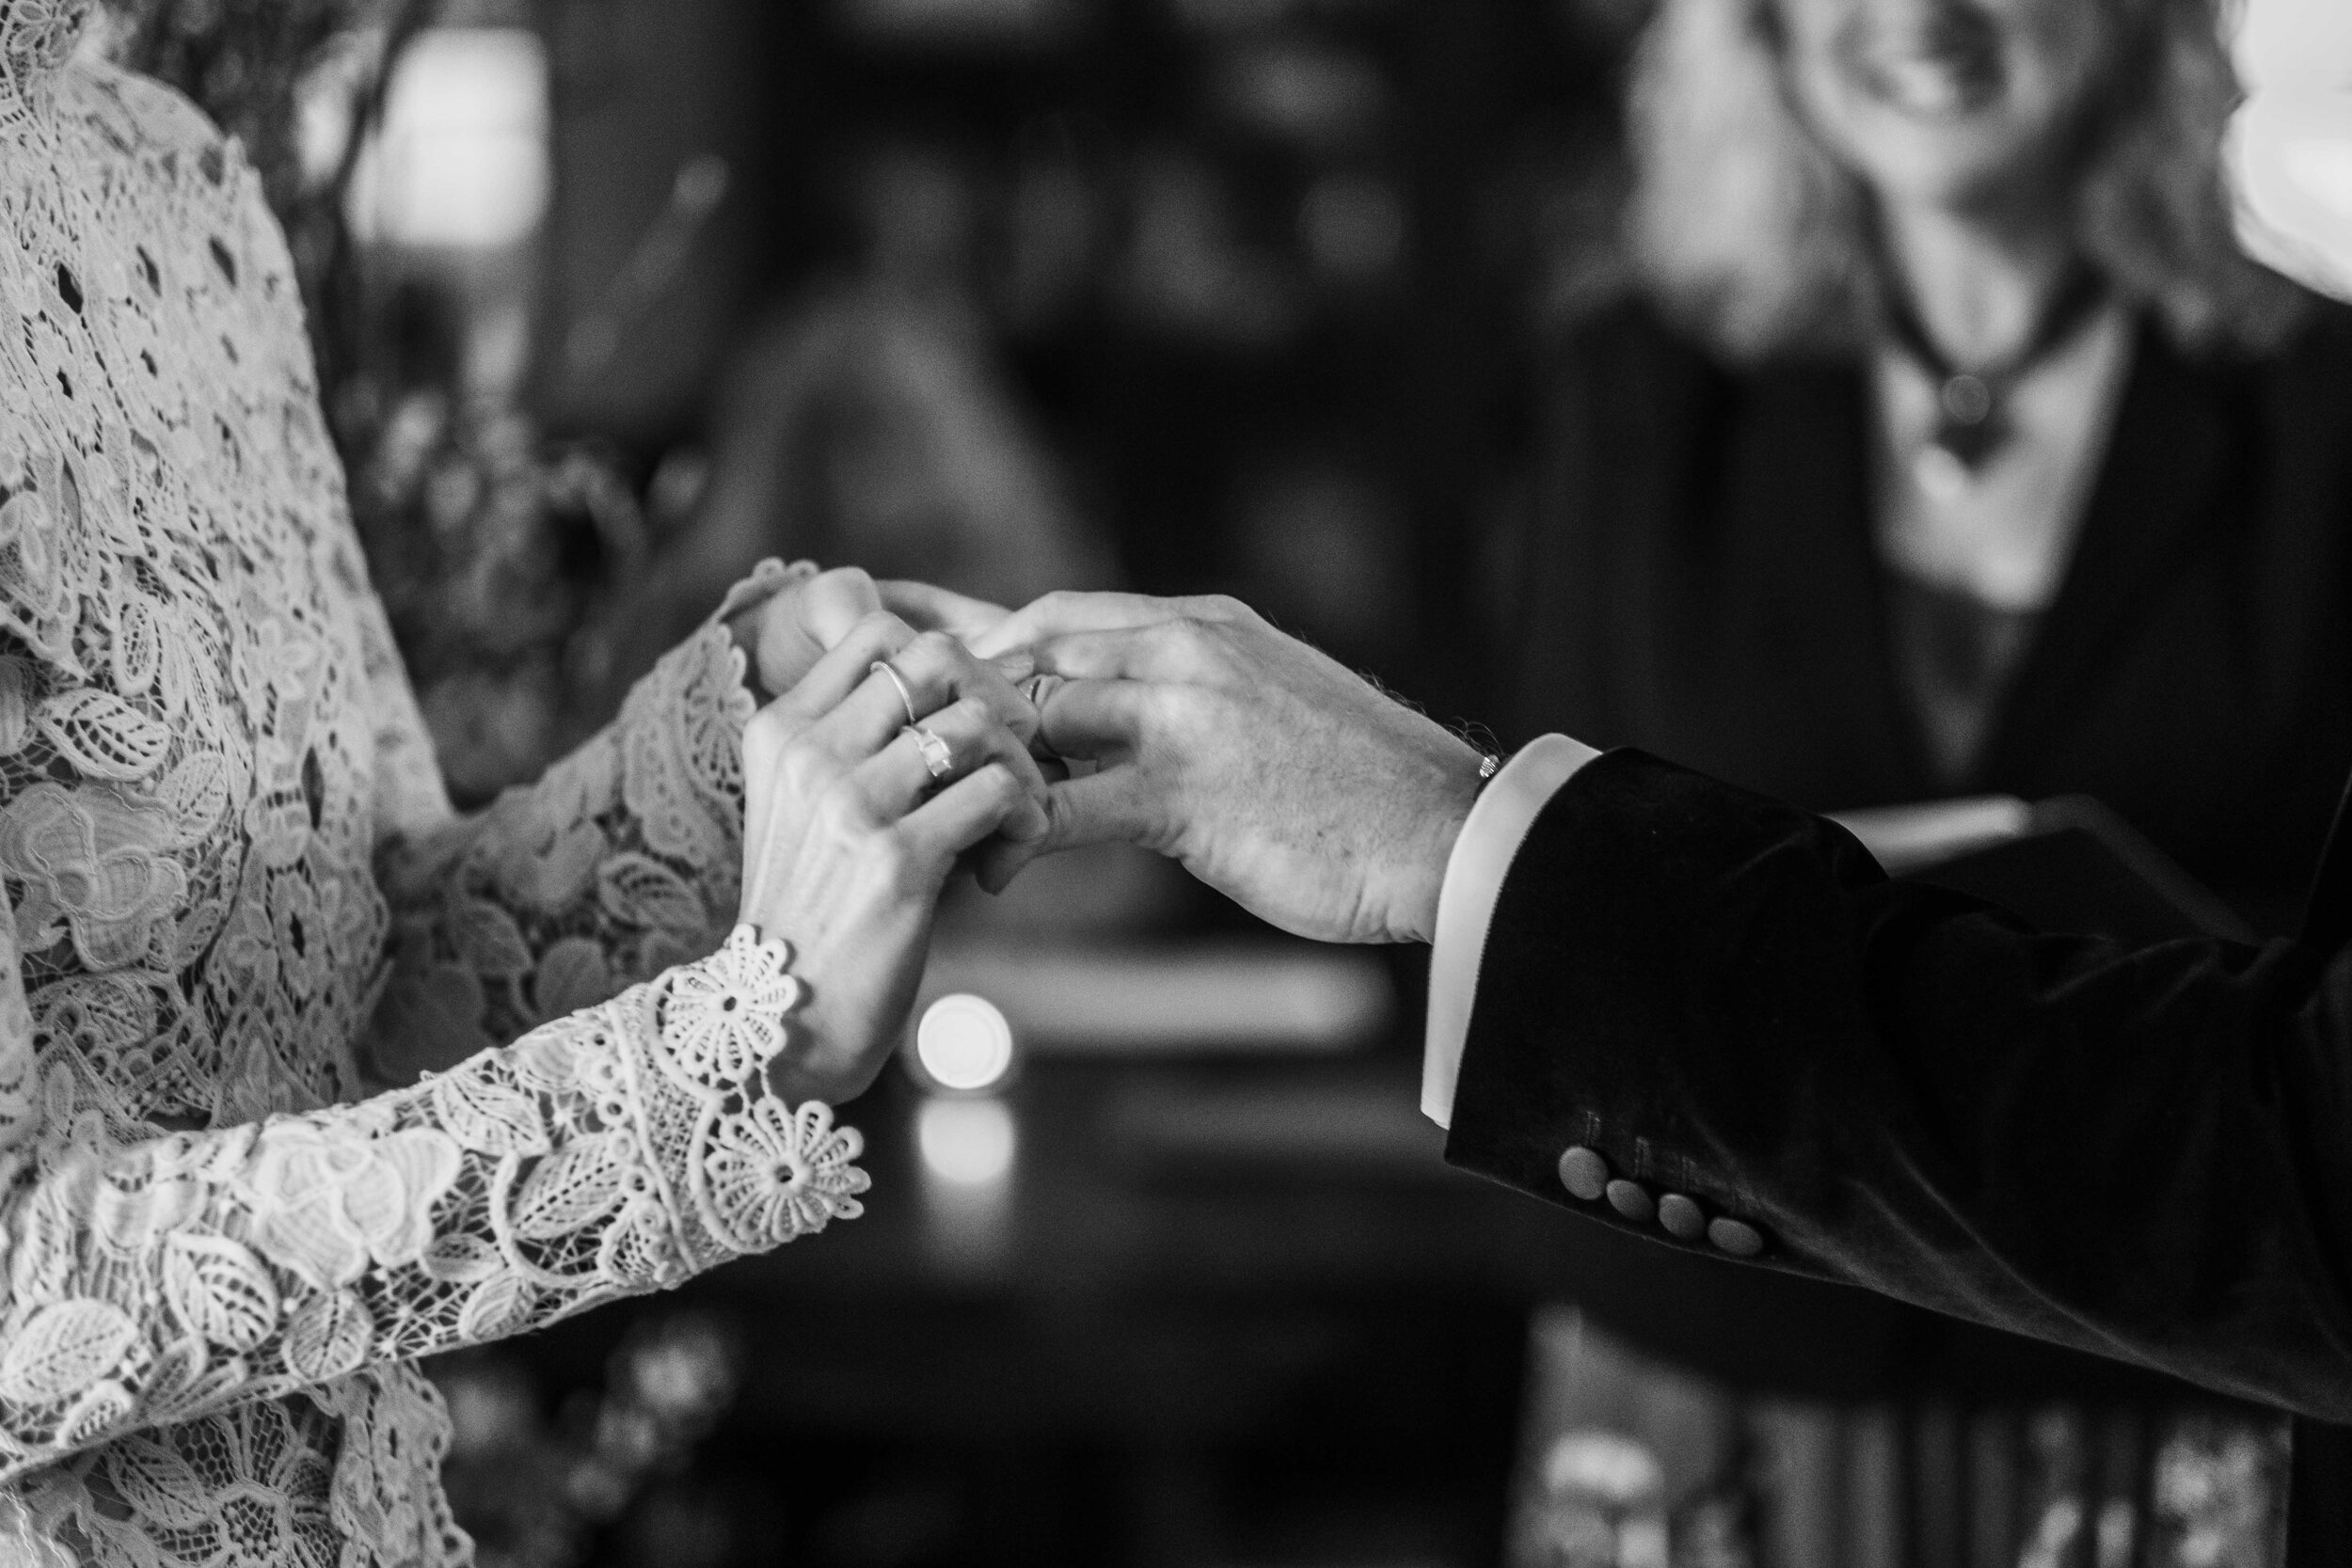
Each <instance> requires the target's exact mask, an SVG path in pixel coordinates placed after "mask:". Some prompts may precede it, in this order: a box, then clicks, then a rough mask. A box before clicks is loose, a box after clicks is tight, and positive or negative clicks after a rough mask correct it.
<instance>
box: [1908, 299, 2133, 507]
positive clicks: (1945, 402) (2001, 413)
mask: <svg viewBox="0 0 2352 1568" xmlns="http://www.w3.org/2000/svg"><path fill="white" fill-rule="evenodd" d="M2104 299H2106V284H2105V283H2104V282H2103V281H2102V280H2101V278H2100V277H2099V275H2098V274H2097V273H2096V272H2094V271H2093V270H2092V269H2091V268H2090V267H2088V266H2083V265H2079V264H2078V265H2076V266H2075V267H2074V268H2073V269H2072V270H2071V271H2070V272H2069V273H2068V274H2067V277H2066V280H2065V281H2064V282H2063V283H2062V284H2061V285H2060V286H2059V288H2058V293H2056V294H2054V295H2052V296H2051V299H2050V303H2049V305H2048V306H2047V307H2045V308H2044V309H2043V310H2042V318H2041V320H2039V321H2038V322H2036V323H2035V324H2034V330H2033V332H2032V334H2031V336H2029V337H2027V338H2026V341H2025V342H2024V343H2023V344H2022V345H2020V346H2019V348H2018V349H2017V350H2016V352H2014V353H2013V354H2010V356H2008V357H2007V358H2005V359H2002V360H2000V361H1998V362H1996V363H1994V364H1991V365H1980V366H1978V367H1976V368H1974V369H1963V368H1962V367H1961V366H1958V365H1955V364H1953V363H1952V361H1951V360H1950V358H1949V357H1947V356H1946V355H1945V353H1944V351H1943V350H1942V349H1940V348H1938V347H1937V346H1936V344H1935V340H1934V339H1933V338H1931V337H1930V336H1929V335H1928V330H1927V328H1926V327H1925V326H1924V325H1922V324H1921V323H1920V320H1919V315H1918V312H1917V311H1916V310H1915V309H1913V307H1912V303H1911V299H1910V296H1909V295H1908V294H1906V293H1903V292H1902V291H1901V290H1899V289H1889V290H1888V291H1887V294H1886V309H1885V314H1886V321H1885V325H1886V328H1887V331H1888V332H1889V334H1890V335H1891V336H1892V337H1893V339H1894V341H1895V346H1896V347H1897V348H1899V349H1900V350H1901V351H1902V353H1903V356H1905V357H1906V358H1908V359H1910V360H1911V362H1912V363H1913V364H1915V365H1916V366H1918V367H1919V369H1920V370H1922V371H1924V372H1927V375H1928V378H1929V379H1930V380H1931V381H1933V382H1934V383H1935V426H1934V428H1933V429H1932V430H1931V431H1930V432H1929V434H1928V444H1929V445H1930V446H1931V447H1934V448H1937V449H1939V450H1941V451H1945V452H1947V453H1949V454H1950V455H1951V457H1952V458H1953V459H1954V460H1956V461H1957V462H1958V463H1959V464H1960V465H1961V467H1963V468H1965V469H1966V470H1968V471H1969V472H1972V473H1973V472H1975V471H1976V470H1978V469H1979V468H1981V467H1983V466H1984V464H1985V463H1986V462H1987V461H1988V460H1990V459H1991V458H1992V456H1993V455H1994V453H1995V452H1997V451H2000V449H2001V448H2002V447H2003V446H2005V445H2007V444H2008V442H2009V439H2010V436H2011V435H2012V434H2013V432H2012V431H2011V429H2010V422H2009V410H2008V402H2009V395H2010V392H2011V391H2012V390H2013V389H2014V388H2016V386H2017V383H2019V382H2020V381H2023V380H2024V379H2025V378H2026V376H2027V375H2028V374H2030V373H2032V372H2033V371H2034V370H2035V368H2036V367H2038V366H2039V365H2041V364H2042V361H2043V360H2045V359H2047V358H2049V357H2050V356H2051V355H2052V354H2054V353H2056V352H2057V351H2058V349H2059V348H2060V347H2062V346H2063V345H2064V344H2065V343H2066V342H2067V341H2068V340H2069V339H2071V338H2073V337H2074V334H2075V333H2076V332H2077V331H2079V330H2080V329H2081V327H2082V325H2083V324H2084V323H2085V322H2086V321H2088V320H2089V319H2090V315H2091V312H2092V311H2093V310H2094V309H2097V307H2098V306H2099V304H2100V302H2101V301H2103V300H2104Z"/></svg>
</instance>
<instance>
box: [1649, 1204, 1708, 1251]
mask: <svg viewBox="0 0 2352 1568" xmlns="http://www.w3.org/2000/svg"><path fill="white" fill-rule="evenodd" d="M1658 1223H1659V1224H1660V1225H1662V1226H1664V1227H1666V1233H1667V1234H1668V1235H1670V1236H1673V1237H1675V1238H1676V1239H1677V1240H1678V1241H1685V1242H1695V1241H1697V1240H1698V1239H1699V1238H1700V1237H1701V1236H1704V1235H1706V1234H1707V1215H1706V1214H1705V1213H1703V1212H1701V1211H1700V1209H1699V1206H1698V1204H1697V1203H1696V1202H1694V1201H1693V1200H1692V1199H1690V1198H1687V1197H1685V1196H1682V1195H1681V1194H1680V1193H1668V1194H1667V1195H1666V1196H1664V1197H1661V1198H1660V1199H1659V1200H1658Z"/></svg>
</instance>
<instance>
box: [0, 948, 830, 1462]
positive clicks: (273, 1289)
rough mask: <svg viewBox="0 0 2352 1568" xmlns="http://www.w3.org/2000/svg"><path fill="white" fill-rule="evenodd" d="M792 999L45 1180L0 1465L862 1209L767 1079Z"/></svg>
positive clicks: (740, 980) (725, 988)
mask: <svg viewBox="0 0 2352 1568" xmlns="http://www.w3.org/2000/svg"><path fill="white" fill-rule="evenodd" d="M796 1000H797V986H796V984H795V982H794V981H793V980H792V979H791V978H790V977H789V975H788V974H787V970H786V957H785V954H784V952H783V949H782V948H781V946H780V945H778V944H774V943H759V942H754V941H753V940H752V938H751V936H750V934H749V933H748V932H744V931H739V932H738V934H737V936H736V937H735V938H733V939H731V940H730V941H729V942H728V943H727V944H726V945H725V946H723V948H722V949H721V950H720V951H719V952H718V953H717V954H715V955H713V956H712V957H711V958H707V959H705V960H702V961H700V962H698V963H695V964H692V965H690V966H687V967H685V968H683V969H680V970H676V971H673V972H671V973H669V974H664V975H663V976H661V977H660V980H659V981H657V982H656V983H654V984H652V985H647V986H640V987H637V988H634V989H632V990H629V991H628V992H626V993H624V994H623V995H621V996H620V997H617V998H615V999H614V1000H612V1001H611V1002H608V1003H605V1004H603V1005H601V1006H597V1007H595V1008H593V1009H590V1010H588V1011H586V1012H583V1013H580V1014H578V1015H575V1016H572V1017H567V1018H564V1019H561V1020H558V1021H556V1022H553V1023H550V1024H548V1025H547V1026H544V1027H542V1028H540V1029H538V1030H536V1031H533V1032H532V1034H530V1035H528V1036H526V1037H523V1038H522V1039H520V1040H517V1041H516V1042H515V1043H514V1044H513V1045H511V1046H508V1047H504V1048H501V1049H499V1050H493V1051H485V1052H483V1053H480V1054H478V1055H476V1056H474V1057H472V1058H471V1059H469V1060H468V1061H466V1062H463V1063H461V1064H460V1065H459V1066H457V1067H456V1068H454V1069H452V1070H451V1071H450V1072H448V1073H446V1074H443V1075H440V1076H438V1077H435V1078H431V1079H429V1080H427V1081H426V1082H424V1083H421V1084H420V1085H416V1086H415V1087H413V1088H409V1089H405V1090H401V1091H397V1092H394V1093H389V1094H385V1095H380V1096H378V1097H376V1098H374V1099H373V1100H368V1101H360V1102H359V1103H357V1104H352V1105H343V1106H336V1107H332V1108H330V1109H327V1110H324V1111H319V1112H315V1113H311V1114H309V1115H305V1116H300V1117H276V1118H273V1119H271V1120H269V1121H266V1122H263V1123H260V1124H246V1125H244V1126H239V1127H232V1128H224V1129H219V1130H216V1131H213V1132H204V1133H199V1134H183V1135H179V1136H173V1137H166V1138H158V1139H153V1140H150V1141H148V1142H145V1143H140V1144H135V1145H131V1146H127V1147H118V1148H104V1147H88V1148H76V1149H73V1150H72V1151H68V1152H60V1153H58V1154H56V1155H55V1156H53V1157H51V1158H47V1159H44V1160H43V1161H41V1162H40V1163H39V1164H34V1163H32V1162H27V1161H21V1162H20V1163H19V1164H17V1165H16V1166H15V1167H14V1169H13V1170H12V1171H10V1172H9V1173H8V1175H9V1178H10V1179H9V1180H8V1181H7V1182H6V1183H5V1185H0V1227H5V1231H6V1235H7V1239H8V1243H9V1244H8V1252H9V1257H10V1264H11V1267H10V1271H9V1274H8V1278H7V1285H6V1289H5V1291H0V1302H4V1303H5V1306H6V1307H7V1308H8V1310H7V1311H6V1312H5V1313H0V1319H4V1320H5V1321H6V1323H8V1330H7V1333H6V1334H5V1335H0V1473H5V1472H7V1471H10V1470H15V1469H22V1468H25V1467H30V1466H34V1465H40V1464H45V1463H49V1462H52V1461H54V1460H56V1458H58V1457H60V1456H62V1455H63V1454H66V1453H68V1452H71V1451H72V1450H74V1449H79V1448H82V1447H85V1446H87V1445H88V1444H90V1443H94V1442H99V1441H103V1440H104V1439H105V1438H107V1437H109V1436H111V1435H114V1434H117V1433H121V1432H124V1431H128V1430H132V1429H135V1428H137V1427H141V1426H152V1425H157V1424H162V1423H165V1422H169V1421H176V1420H183V1419H186V1418H190V1417H193V1416H196V1415H199V1414H200V1413H202V1412H203V1411H206V1410H209V1409H214V1408H217V1407H219V1406H221V1405H224V1404H230V1403H235V1402H241V1401H244V1400H248V1399H258V1398H267V1397H273V1396H276V1395H279V1394H283V1393H286V1392H288V1391H291V1390H294V1389H297V1388H301V1387H306V1386H312V1385H315V1384H318V1383H321V1382H324V1381H326V1380H328V1379H332V1378H335V1377H339V1376H342V1375H343V1374H344V1373H347V1372H350V1371H353V1370H357V1369H358V1368H359V1367H361V1366H364V1365H366V1364H368V1363H370V1362H373V1361H380V1360H388V1359H405V1358H408V1357H413V1356H417V1355H423V1354H432V1353H434V1352H436V1351H438V1350H442V1349H446V1348H448V1347H450V1346H453V1345H456V1344H461V1343H466V1342H470V1341H475V1340H482V1339H489V1338H499V1337H501V1336H503V1335H507V1334H512V1333H515V1332H517V1331H520V1330H523V1329H527V1328H531V1327H534V1326H538V1325H540V1324H543V1323H548V1322H551V1321H553V1320H555V1319H557V1318H561V1317H564V1316H566V1315H568V1314H569V1313H571V1312H574V1311H577V1310H580V1308H582V1307H588V1306H591V1305H594V1304H595V1303H596V1302H598V1301H601V1300H605V1299H607V1298H610V1297H612V1296H613V1295H616V1294H621V1293H626V1292H630V1291H649V1290H653V1289H657V1288H660V1287H663V1286H668V1285H673V1284H675V1283H677V1282H678V1281H679V1280H682V1279H684V1278H685V1277H686V1276H687V1275H691V1274H692V1273H694V1272H696V1271H697V1270H700V1269H703V1268H707V1267H708V1266H710V1265H711V1264H714V1263H717V1262H719V1261H722V1260H723V1259H727V1258H731V1257H734V1256H737V1255H738V1254H740V1253H744V1252H749V1251H755V1250H760V1249H764V1248H767V1247H770V1246H773V1245H775V1244H777V1243H781V1242H785V1241H788V1240H790V1239H791V1238H792V1237H793V1236H795V1235H799V1234H803V1233H805V1232H807V1231H811V1230H817V1229H821V1228H822V1227H824V1225H825V1224H826V1223H827V1222H828V1221H829V1220H831V1219H833V1218H836V1217H846V1216H851V1215H854V1214H855V1213H856V1212H858V1204H857V1201H856V1195H857V1194H858V1193H859V1192H861V1191H863V1190H864V1187H865V1185H866V1181H865V1177H864V1175H863V1173H861V1172H859V1171H858V1170H857V1169H856V1168H855V1167H854V1166H853V1165H851V1164H850V1161H851V1160H853V1159H854V1158H855V1157H856V1154H857V1152H858V1140H857V1135H856V1134H855V1133H854V1132H848V1131H842V1132H835V1131H834V1129H833V1128H832V1125H831V1115H830V1112H829V1111H828V1110H827V1108H826V1107H824V1106H822V1105H819V1104H815V1103H811V1104H808V1105H803V1106H802V1107H800V1109H799V1110H798V1112H794V1111H792V1110H790V1109H788V1108H787V1107H784V1106H781V1105H779V1104H777V1103H776V1102H774V1101H772V1100H770V1099H768V1098H767V1097H766V1096H765V1095H764V1094H763V1093H762V1092H761V1090H760V1088H759V1084H760V1082H761V1078H762V1074H763V1072H764V1069H765V1068H766V1066H767V1064H768V1063H769V1061H770V1060H771V1058H772V1057H773V1056H775V1054H776V1053H778V1052H780V1051H781V1050H782V1049H783V1047H784V1045H785V1041H786V1032H787V1013H788V1012H789V1010H790V1009H791V1007H792V1006H793V1005H794V1003H795V1001H796Z"/></svg>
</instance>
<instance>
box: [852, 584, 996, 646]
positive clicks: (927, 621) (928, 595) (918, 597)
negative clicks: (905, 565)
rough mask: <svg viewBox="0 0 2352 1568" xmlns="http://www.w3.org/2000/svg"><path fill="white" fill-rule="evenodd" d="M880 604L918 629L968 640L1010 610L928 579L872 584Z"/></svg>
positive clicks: (989, 629)
mask: <svg viewBox="0 0 2352 1568" xmlns="http://www.w3.org/2000/svg"><path fill="white" fill-rule="evenodd" d="M874 586H875V587H876V589H877V590H878V591H879V592H880V593H881V594H882V608H884V609H885V610H890V611H892V612H893V613H895V614H897V615H898V616H899V617H900V618H902V619H903V620H905V621H906V622H907V623H908V624H909V625H910V626H914V627H916V628H917V629H918V630H922V631H944V632H946V633H948V634H949V635H951V636H954V637H956V638H959V639H961V641H965V642H970V641H973V640H974V639H976V638H977V637H980V636H981V635H983V634H985V633H986V632H989V631H991V630H993V628H994V627H995V626H997V625H999V624H1000V623H1001V622H1003V621H1004V620H1005V619H1006V617H1008V616H1009V615H1010V614H1011V613H1012V611H1010V610H1007V609H1006V608H1005V607H1004V606H1003V605H1000V604H991V603H989V601H988V600H986V599H976V598H973V597H971V596H970V595H969V594H958V593H956V592H954V591H953V590H951V589H946V588H940V587H937V586H935V585H933V584H931V583H928V582H914V581H911V580H904V579H889V578H885V579H884V580H883V581H882V582H879V583H876V584H875V585H874Z"/></svg>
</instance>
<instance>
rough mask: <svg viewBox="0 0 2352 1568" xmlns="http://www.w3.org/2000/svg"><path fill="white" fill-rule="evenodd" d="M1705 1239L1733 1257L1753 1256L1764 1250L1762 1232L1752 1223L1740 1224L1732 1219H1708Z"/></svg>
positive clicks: (1716, 1248) (1719, 1250) (1717, 1249)
mask: <svg viewBox="0 0 2352 1568" xmlns="http://www.w3.org/2000/svg"><path fill="white" fill-rule="evenodd" d="M1707 1239H1708V1241H1709V1242H1712V1243H1714V1244H1715V1250H1716V1251H1718V1252H1724V1253H1729V1254H1730V1255H1731V1256H1732V1257H1734V1258H1754V1257H1755V1256H1756V1254H1758V1253H1760V1252H1762V1251H1763V1250H1764V1233H1763V1232H1762V1231H1760V1230H1758V1229H1756V1227H1754V1226H1752V1225H1742V1224H1741V1223H1740V1221H1738V1220H1734V1219H1718V1220H1712V1221H1709V1222H1708V1227H1707Z"/></svg>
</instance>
